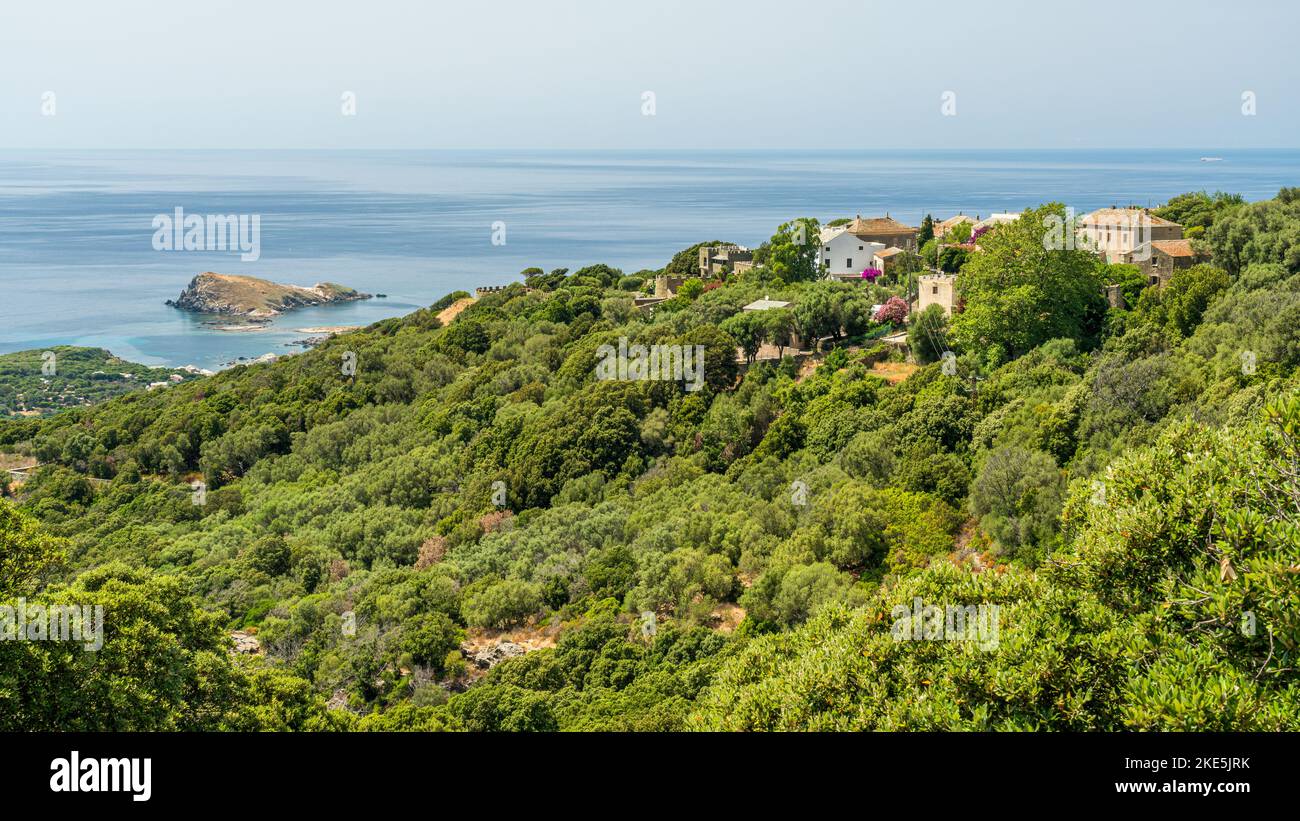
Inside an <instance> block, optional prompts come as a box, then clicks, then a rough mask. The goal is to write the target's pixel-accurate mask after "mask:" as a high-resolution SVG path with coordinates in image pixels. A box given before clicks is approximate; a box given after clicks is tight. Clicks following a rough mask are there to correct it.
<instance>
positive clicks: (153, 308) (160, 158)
mask: <svg viewBox="0 0 1300 821" xmlns="http://www.w3.org/2000/svg"><path fill="white" fill-rule="evenodd" d="M1202 156H1215V157H1221V158H1222V159H1221V161H1218V162H1202V161H1201V157H1202ZM1287 185H1300V150H1266V151H1265V150H1259V151H1237V150H1227V149H1205V150H1112V151H1097V150H1088V151H1070V150H1060V151H839V152H835V151H818V152H809V151H603V152H602V151H536V152H529V151H392V152H380V151H376V152H363V151H341V152H325V151H283V152H277V151H163V152H159V151H147V152H146V151H140V152H33V151H21V152H20V151H0V352H7V351H15V350H23V349H28V348H45V347H49V346H52V345H58V344H67V345H91V346H98V347H103V348H108V349H109V350H111V351H113V352H114V353H116V354H118V355H119V356H122V357H125V358H127V359H130V360H134V361H137V362H142V363H146V364H157V365H172V366H179V365H196V366H199V367H205V368H214V369H215V368H219V367H222V366H224V365H226V364H227V363H229V362H232V361H236V360H237V359H238V358H239V357H246V358H254V357H257V356H260V355H262V354H265V353H276V354H286V353H292V352H295V351H298V350H301V349H300V348H297V347H292V346H291V345H290V344H289V343H291V342H293V341H294V340H298V339H302V338H303V337H305V336H310V335H311V334H310V333H307V332H305V331H304V330H303V329H309V328H316V327H322V326H339V325H361V324H367V323H370V322H373V321H376V320H379V319H382V318H385V317H390V316H397V315H401V314H406V313H409V312H411V311H412V310H415V309H416V308H417V307H420V306H423V305H428V304H429V303H432V302H434V301H436V300H437V299H438V298H439V297H441V296H442V295H444V294H446V293H448V292H449V291H453V290H458V289H464V290H472V289H473V288H474V287H475V286H479V285H495V284H504V283H508V282H511V281H512V280H516V279H518V273H519V271H520V270H522V269H523V268H526V267H528V266H533V265H536V266H540V267H542V268H545V269H547V270H550V269H552V268H557V267H567V268H570V269H576V268H579V267H581V266H583V265H588V264H592V263H597V262H604V263H608V264H610V265H614V266H617V267H619V268H622V269H623V270H625V271H627V272H629V273H630V272H635V271H637V270H640V269H643V268H655V267H660V266H662V265H663V264H664V263H665V262H666V261H667V260H668V259H669V258H670V257H671V256H672V254H673V253H674V252H675V251H677V250H679V249H681V248H683V247H685V246H687V245H690V244H692V243H694V242H698V241H700V240H711V239H721V240H727V241H731V242H738V243H741V244H743V245H749V246H756V245H758V244H759V243H760V242H762V241H763V240H764V239H765V238H766V237H768V236H769V235H770V234H771V233H772V231H773V229H774V228H775V227H776V226H777V225H778V224H779V223H781V222H783V221H786V220H788V219H790V218H792V217H796V216H815V217H817V218H819V219H821V220H822V221H826V220H830V219H834V218H836V217H846V216H847V217H851V216H853V215H855V214H862V215H864V216H866V215H877V214H885V213H888V214H890V215H891V216H893V217H895V218H898V219H901V220H903V221H905V222H908V223H911V224H913V225H915V224H917V223H918V222H919V220H920V219H921V217H922V216H923V215H924V214H926V213H931V214H934V215H935V217H936V218H943V217H947V216H951V215H953V214H955V213H957V212H963V213H967V214H988V213H991V212H994V211H1020V210H1022V209H1024V208H1025V207H1027V206H1032V205H1037V204H1040V203H1043V202H1048V201H1060V202H1064V203H1066V204H1068V205H1071V206H1073V207H1075V208H1076V209H1078V210H1079V211H1080V212H1082V211H1085V210H1090V209H1093V208H1097V207H1103V206H1109V205H1125V204H1130V203H1137V204H1144V205H1145V204H1151V205H1155V204H1159V203H1161V202H1163V201H1164V200H1166V199H1168V198H1169V197H1170V196H1172V195H1174V194H1178V193H1181V192H1184V191H1190V190H1200V189H1205V190H1208V191H1216V190H1223V191H1231V192H1235V193H1239V194H1242V195H1243V196H1245V197H1246V198H1247V199H1250V200H1258V199H1266V198H1268V197H1271V196H1273V195H1274V194H1275V193H1276V192H1277V190H1278V189H1279V188H1280V187H1282V186H1287ZM176 208H183V209H184V211H185V213H187V214H201V215H205V214H258V215H260V218H261V256H260V259H258V260H257V261H255V262H244V261H241V259H240V256H239V253H238V252H237V251H232V252H221V251H213V252H206V251H158V250H154V247H153V235H154V228H153V219H154V217H155V216H156V215H159V214H172V213H173V212H174V211H175V209H176ZM494 223H503V224H504V229H505V230H504V243H503V244H498V243H494V242H493V239H494ZM496 239H497V240H500V239H502V237H501V235H500V231H499V230H498V231H497V232H496ZM203 271H217V272H220V273H228V274H247V275H252V276H259V277H263V278H266V279H271V280H274V281H277V282H284V283H291V284H298V285H312V284H314V283H316V282H320V281H325V280H329V281H334V282H340V283H343V284H345V285H350V286H352V287H355V288H358V289H360V290H363V291H367V292H370V293H383V294H386V295H387V296H386V298H383V299H373V300H368V301H365V302H356V303H349V304H344V305H337V306H326V307H322V308H316V309H308V310H301V311H295V312H292V313H288V314H285V315H283V316H281V317H278V318H277V319H276V320H275V321H274V322H273V323H272V324H271V326H269V328H268V329H267V330H265V331H261V332H230V331H221V330H215V329H213V328H211V327H209V326H206V325H204V324H203V320H202V318H199V317H195V316H193V315H189V314H186V313H183V312H181V311H178V310H176V309H173V308H170V307H168V306H166V305H164V304H163V303H164V302H165V301H166V300H168V299H172V298H175V297H176V296H177V295H178V294H179V293H180V292H181V290H182V289H183V288H184V287H185V286H186V284H187V283H188V282H189V281H190V279H191V278H192V277H193V276H194V275H195V274H198V273H201V272H203Z"/></svg>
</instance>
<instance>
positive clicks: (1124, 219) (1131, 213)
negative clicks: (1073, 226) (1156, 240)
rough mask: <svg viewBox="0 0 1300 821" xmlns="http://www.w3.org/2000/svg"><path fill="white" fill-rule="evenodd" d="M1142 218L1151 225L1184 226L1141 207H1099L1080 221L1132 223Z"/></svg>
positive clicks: (1085, 222)
mask: <svg viewBox="0 0 1300 821" xmlns="http://www.w3.org/2000/svg"><path fill="white" fill-rule="evenodd" d="M1141 218H1144V219H1145V220H1146V223H1147V225H1151V226H1158V227H1165V226H1174V227H1177V228H1181V227H1182V226H1181V225H1179V224H1178V223H1176V222H1171V221H1169V220H1167V219H1164V218H1163V217H1157V216H1156V215H1155V214H1152V213H1151V212H1150V211H1144V210H1143V209H1141V208H1099V209H1097V210H1096V211H1093V212H1092V213H1091V214H1084V215H1083V217H1081V218H1080V219H1079V222H1081V223H1084V224H1085V225H1115V224H1121V223H1122V224H1125V225H1131V224H1133V222H1134V221H1135V220H1137V219H1141Z"/></svg>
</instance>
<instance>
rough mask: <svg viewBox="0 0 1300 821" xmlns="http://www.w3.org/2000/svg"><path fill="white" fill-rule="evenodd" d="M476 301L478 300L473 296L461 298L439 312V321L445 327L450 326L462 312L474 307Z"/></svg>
mask: <svg viewBox="0 0 1300 821" xmlns="http://www.w3.org/2000/svg"><path fill="white" fill-rule="evenodd" d="M476 301H477V300H475V299H474V297H472V296H467V297H461V298H460V299H458V300H456V301H455V302H453V303H451V304H450V305H448V306H447V307H446V308H443V309H442V310H441V311H439V312H438V321H439V322H441V323H442V324H443V325H446V324H448V323H449V322H451V321H452V320H453V319H455V318H456V317H458V316H460V313H461V311H463V310H465V309H466V308H468V307H469V306H471V305H473V304H474V303H475V302H476Z"/></svg>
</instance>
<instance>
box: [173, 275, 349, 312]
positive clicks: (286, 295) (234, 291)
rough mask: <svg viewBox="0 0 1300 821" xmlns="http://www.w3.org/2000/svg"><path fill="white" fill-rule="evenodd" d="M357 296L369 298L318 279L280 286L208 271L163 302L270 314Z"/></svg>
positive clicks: (196, 308) (203, 309)
mask: <svg viewBox="0 0 1300 821" xmlns="http://www.w3.org/2000/svg"><path fill="white" fill-rule="evenodd" d="M359 299H370V294H363V293H361V292H359V291H357V290H356V289H354V288H349V287H347V286H346V285H339V284H337V283H334V282H320V283H317V284H316V285H313V286H312V287H310V288H304V287H302V286H300V285H280V284H279V283H275V282H270V281H268V280H265V279H258V278H257V277H246V276H239V275H236V274H215V273H212V272H210V271H209V272H207V273H203V274H199V275H198V276H196V277H195V278H194V279H193V280H191V281H190V284H189V286H188V287H186V289H185V290H184V291H182V292H181V295H180V296H179V297H177V298H176V299H169V300H167V304H168V305H171V306H172V307H174V308H180V309H181V310H182V311H192V312H194V313H200V314H223V315H225V316H246V317H271V316H276V315H278V314H281V313H284V312H285V311H292V310H293V309H295V308H309V307H312V306H315V305H328V304H330V303H334V302H353V301H356V300H359Z"/></svg>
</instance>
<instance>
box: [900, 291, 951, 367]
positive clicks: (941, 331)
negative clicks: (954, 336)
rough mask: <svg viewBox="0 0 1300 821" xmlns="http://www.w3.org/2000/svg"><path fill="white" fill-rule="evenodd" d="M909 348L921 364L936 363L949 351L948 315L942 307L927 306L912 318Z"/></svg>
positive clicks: (909, 330) (908, 338)
mask: <svg viewBox="0 0 1300 821" xmlns="http://www.w3.org/2000/svg"><path fill="white" fill-rule="evenodd" d="M907 347H908V348H909V349H910V350H911V351H912V355H913V356H915V357H916V359H917V361H918V362H921V363H927V362H935V361H938V359H939V358H940V357H942V356H943V354H944V352H945V351H947V350H948V315H947V314H946V313H944V310H943V306H942V305H927V306H926V308H925V310H924V311H921V312H920V313H919V314H917V315H916V316H914V317H912V325H911V327H909V328H908V330H907Z"/></svg>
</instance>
